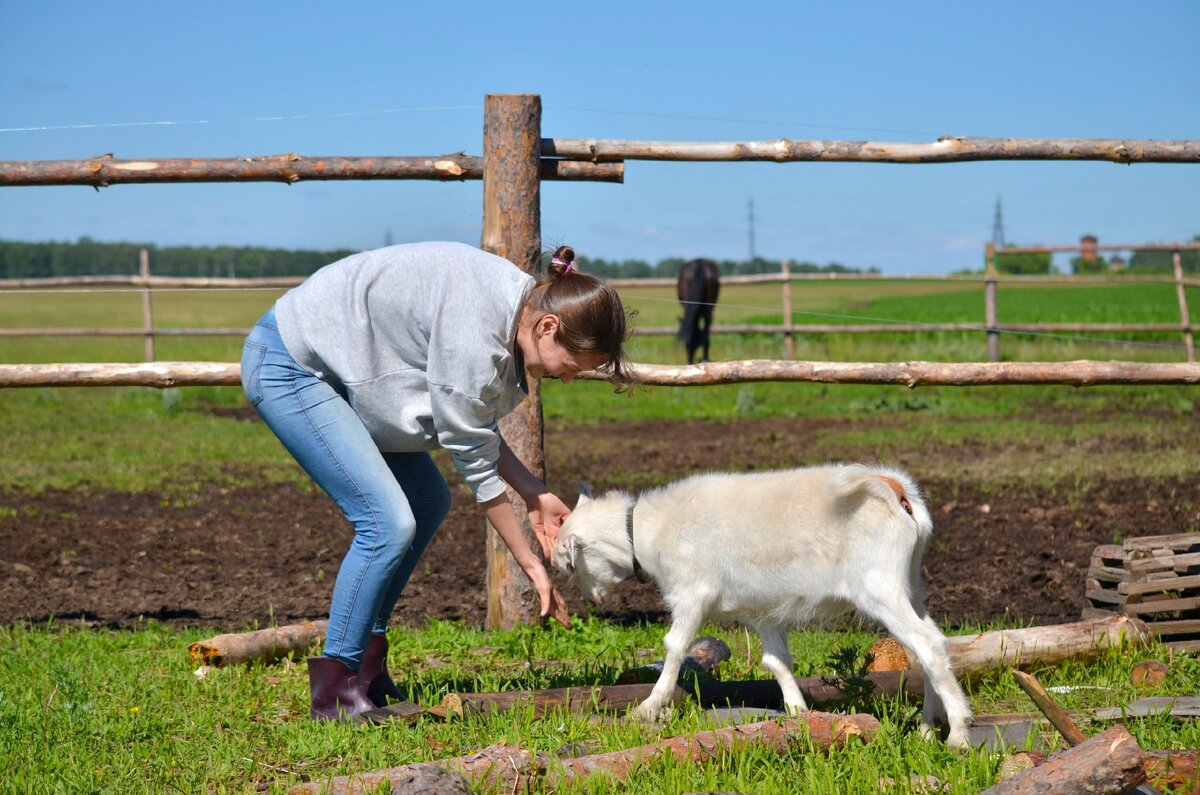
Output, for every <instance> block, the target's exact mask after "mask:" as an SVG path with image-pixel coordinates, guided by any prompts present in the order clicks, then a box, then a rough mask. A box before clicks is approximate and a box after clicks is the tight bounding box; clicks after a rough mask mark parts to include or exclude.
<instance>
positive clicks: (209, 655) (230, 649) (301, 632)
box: [188, 621, 329, 666]
mask: <svg viewBox="0 0 1200 795" xmlns="http://www.w3.org/2000/svg"><path fill="white" fill-rule="evenodd" d="M328 626H329V622H328V621H306V622H304V623H303V624H289V625H287V626H283V627H271V628H269V629H260V630H257V631H255V632H241V633H232V634H228V635H217V636H215V637H212V638H209V639H208V640H201V641H196V642H195V643H193V644H191V645H190V646H188V654H190V655H191V657H192V659H193V660H195V661H196V662H198V663H200V664H201V665H211V666H222V665H232V664H234V663H242V662H252V661H254V660H261V661H263V662H274V661H275V660H278V659H279V658H281V657H289V656H290V657H296V656H298V655H300V654H302V653H303V652H305V651H306V650H308V649H309V648H311V647H312V646H314V645H316V644H317V643H319V642H320V641H321V639H322V638H324V637H325V630H326V628H327V627H328Z"/></svg>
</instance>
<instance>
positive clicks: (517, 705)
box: [431, 669, 925, 717]
mask: <svg viewBox="0 0 1200 795" xmlns="http://www.w3.org/2000/svg"><path fill="white" fill-rule="evenodd" d="M866 678H867V681H869V682H871V684H872V685H873V686H874V688H875V694H876V695H877V696H894V695H898V694H900V693H904V694H906V695H908V696H910V697H915V698H918V699H920V698H922V697H923V695H924V687H925V679H924V676H923V675H922V673H921V671H920V669H915V670H911V671H886V672H879V673H871V674H868V675H867V677H866ZM797 684H798V685H799V686H800V691H801V692H802V693H803V694H804V699H805V701H807V702H808V705H809V706H810V707H817V706H824V707H827V706H832V705H835V704H839V703H841V702H842V701H844V700H845V694H844V693H843V692H842V691H841V690H839V689H838V688H837V687H834V686H832V685H827V684H825V682H823V681H822V677H820V676H808V677H804V678H802V679H798V680H797ZM653 688H654V684H653V683H643V684H629V685H599V686H594V687H591V686H582V687H560V688H553V689H550V690H513V691H506V692H499V693H449V694H447V695H446V696H445V698H443V699H442V703H441V704H440V705H438V706H437V707H435V708H433V709H432V710H431V712H432V713H433V714H435V715H438V716H445V717H452V716H456V715H469V714H475V713H477V712H506V711H509V710H514V709H520V710H531V711H532V713H533V714H534V715H536V716H542V715H545V714H546V713H548V712H552V711H554V710H559V709H562V710H566V711H568V712H575V713H593V712H609V713H618V714H620V713H624V712H625V711H627V710H628V709H629V708H631V707H633V706H636V705H637V704H639V703H641V702H642V700H644V699H645V698H646V697H647V696H649V695H650V691H651V690H652V689H653ZM693 697H694V698H695V699H696V702H697V703H698V704H699V705H700V706H701V707H704V708H708V707H723V706H729V705H734V706H745V707H758V708H764V709H778V708H780V707H782V706H783V693H782V692H781V691H780V689H779V683H778V682H777V681H776V680H774V679H755V680H746V681H714V680H703V679H702V680H699V681H698V682H697V681H694V680H693V681H688V680H686V679H685V680H682V681H681V682H680V683H679V685H678V686H677V687H676V688H675V690H674V692H673V694H672V697H671V704H672V705H673V706H676V707H678V706H682V705H683V704H684V702H685V701H686V700H687V699H688V698H693Z"/></svg>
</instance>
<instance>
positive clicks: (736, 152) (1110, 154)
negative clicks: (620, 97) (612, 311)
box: [542, 136, 1200, 163]
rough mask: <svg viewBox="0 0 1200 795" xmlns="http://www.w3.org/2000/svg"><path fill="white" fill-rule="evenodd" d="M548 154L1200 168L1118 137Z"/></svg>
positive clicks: (1156, 146)
mask: <svg viewBox="0 0 1200 795" xmlns="http://www.w3.org/2000/svg"><path fill="white" fill-rule="evenodd" d="M542 152H543V153H544V154H547V155H554V156H557V157H565V158H568V159H571V160H592V161H595V162H613V161H618V160H684V161H706V162H712V161H743V160H767V161H772V162H776V163H791V162H802V161H815V162H823V163H830V162H840V163H961V162H966V161H972V160H1108V161H1112V162H1114V163H1200V141H1196V140H1179V141H1168V140H1134V139H1117V138H970V137H962V136H943V137H941V138H938V140H937V141H936V142H934V143H895V142H871V141H799V140H794V139H788V138H780V139H778V140H774V141H718V142H691V141H620V140H601V139H596V138H548V139H546V140H545V141H542Z"/></svg>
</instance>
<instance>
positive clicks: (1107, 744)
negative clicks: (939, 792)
mask: <svg viewBox="0 0 1200 795" xmlns="http://www.w3.org/2000/svg"><path fill="white" fill-rule="evenodd" d="M1145 756H1146V755H1145V754H1144V753H1143V752H1142V749H1141V748H1140V747H1138V744H1137V740H1135V739H1134V738H1133V736H1132V735H1131V734H1130V733H1129V732H1128V731H1126V730H1125V727H1124V726H1119V725H1118V726H1113V727H1112V728H1111V729H1109V730H1108V731H1105V732H1101V733H1100V734H1097V735H1096V736H1094V737H1091V738H1089V739H1087V740H1084V741H1083V742H1081V743H1080V744H1079V745H1076V746H1073V747H1071V748H1068V749H1067V750H1065V751H1062V752H1060V753H1058V754H1055V755H1054V756H1052V757H1050V758H1049V759H1047V760H1046V761H1045V762H1043V763H1042V764H1040V765H1038V766H1037V767H1034V768H1032V769H1030V770H1026V771H1025V772H1023V773H1019V774H1017V775H1016V776H1013V777H1012V778H1009V779H1005V780H1004V781H1001V782H1000V783H998V784H996V785H995V786H994V787H990V788H989V789H986V790H984V792H985V793H987V795H1034V793H1037V795H1056V794H1057V793H1061V794H1062V795H1074V793H1079V792H1088V793H1093V795H1105V793H1111V794H1112V795H1123V793H1127V792H1129V791H1130V790H1132V789H1133V788H1134V787H1137V786H1138V785H1140V784H1142V783H1143V782H1145V780H1146V769H1145V767H1144V760H1145Z"/></svg>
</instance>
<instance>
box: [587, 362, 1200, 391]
mask: <svg viewBox="0 0 1200 795" xmlns="http://www.w3.org/2000/svg"><path fill="white" fill-rule="evenodd" d="M629 370H630V373H631V375H632V376H633V377H634V378H635V379H637V380H638V381H640V382H641V383H643V384H648V385H654V386H705V385H709V384H734V383H746V382H753V381H813V382H818V383H827V384H834V383H836V384H898V385H901V386H908V387H916V386H990V385H997V384H1068V385H1071V386H1099V385H1103V384H1200V365H1196V364H1188V363H1183V362H1180V363H1156V364H1143V363H1139V362H1101V361H1093V360H1080V361H1074V362H978V363H975V362H957V363H954V364H943V363H940V362H806V361H797V362H785V361H777V360H767V359H747V360H743V361H735V362H707V363H704V364H691V365H666V364H657V365H656V364H634V365H631V366H630V368H629ZM579 377H580V378H587V379H591V380H604V378H605V376H604V374H603V373H597V372H593V371H588V372H584V373H580V374H579Z"/></svg>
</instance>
